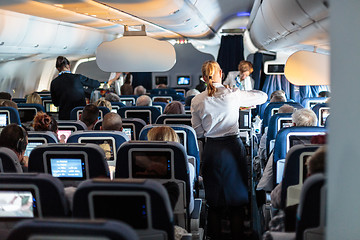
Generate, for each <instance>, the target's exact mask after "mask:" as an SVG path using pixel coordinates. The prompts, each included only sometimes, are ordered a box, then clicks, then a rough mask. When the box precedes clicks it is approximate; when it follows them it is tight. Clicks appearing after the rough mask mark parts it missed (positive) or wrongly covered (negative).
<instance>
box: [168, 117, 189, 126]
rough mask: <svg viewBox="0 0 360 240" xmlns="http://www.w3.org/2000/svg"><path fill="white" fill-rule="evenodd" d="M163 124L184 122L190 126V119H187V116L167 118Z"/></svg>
mask: <svg viewBox="0 0 360 240" xmlns="http://www.w3.org/2000/svg"><path fill="white" fill-rule="evenodd" d="M164 124H184V125H188V126H190V127H191V126H192V125H191V119H187V118H178V119H173V118H168V119H165V120H164Z"/></svg>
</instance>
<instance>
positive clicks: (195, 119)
mask: <svg viewBox="0 0 360 240" xmlns="http://www.w3.org/2000/svg"><path fill="white" fill-rule="evenodd" d="M191 125H192V127H193V128H194V130H195V132H196V136H197V138H203V137H204V133H205V130H204V128H203V127H202V120H201V118H200V116H199V113H198V112H197V111H194V109H193V107H192V106H191Z"/></svg>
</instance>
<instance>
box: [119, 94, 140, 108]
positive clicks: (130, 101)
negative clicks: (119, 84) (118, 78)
mask: <svg viewBox="0 0 360 240" xmlns="http://www.w3.org/2000/svg"><path fill="white" fill-rule="evenodd" d="M119 97H120V101H121V102H122V103H123V104H124V105H125V106H126V107H131V106H135V104H136V99H137V98H138V97H139V96H137V95H120V96H119Z"/></svg>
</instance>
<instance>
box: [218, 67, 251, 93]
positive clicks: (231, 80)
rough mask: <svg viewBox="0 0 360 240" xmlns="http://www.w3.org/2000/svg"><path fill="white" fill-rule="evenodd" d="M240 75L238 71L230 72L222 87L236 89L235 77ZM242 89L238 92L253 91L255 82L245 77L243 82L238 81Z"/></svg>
mask: <svg viewBox="0 0 360 240" xmlns="http://www.w3.org/2000/svg"><path fill="white" fill-rule="evenodd" d="M239 75H240V72H239V71H231V72H229V73H228V75H227V77H226V79H225V81H224V82H223V84H224V85H229V86H230V87H234V86H235V87H236V77H238V76H239ZM240 83H241V85H242V88H241V89H240V90H253V89H254V85H255V81H254V79H252V78H251V77H250V76H247V77H246V78H245V79H244V80H242V81H240Z"/></svg>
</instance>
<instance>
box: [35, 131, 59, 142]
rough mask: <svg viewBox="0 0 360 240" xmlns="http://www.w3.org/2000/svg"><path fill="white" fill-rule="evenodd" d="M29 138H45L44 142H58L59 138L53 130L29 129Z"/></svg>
mask: <svg viewBox="0 0 360 240" xmlns="http://www.w3.org/2000/svg"><path fill="white" fill-rule="evenodd" d="M28 139H29V140H44V143H58V142H59V140H58V138H57V136H56V135H55V133H54V132H51V131H28Z"/></svg>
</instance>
